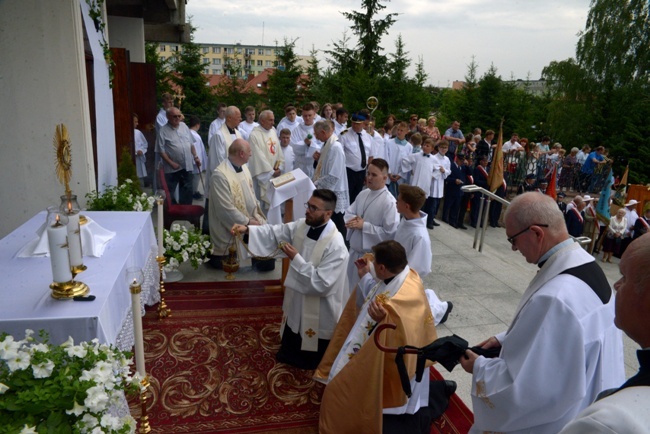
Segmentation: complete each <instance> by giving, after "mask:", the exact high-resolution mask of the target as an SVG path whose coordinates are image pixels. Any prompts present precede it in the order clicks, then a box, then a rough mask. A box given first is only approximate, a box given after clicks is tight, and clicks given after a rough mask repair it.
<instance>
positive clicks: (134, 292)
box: [126, 267, 147, 378]
mask: <svg viewBox="0 0 650 434" xmlns="http://www.w3.org/2000/svg"><path fill="white" fill-rule="evenodd" d="M126 277H127V281H128V282H129V290H130V292H131V313H132V315H133V337H134V339H135V367H136V370H137V371H138V375H139V376H140V378H144V377H145V376H146V375H147V370H146V367H145V364H144V337H143V332H142V316H141V307H140V292H142V281H143V280H144V276H143V274H142V270H141V269H140V268H138V267H129V268H127V270H126Z"/></svg>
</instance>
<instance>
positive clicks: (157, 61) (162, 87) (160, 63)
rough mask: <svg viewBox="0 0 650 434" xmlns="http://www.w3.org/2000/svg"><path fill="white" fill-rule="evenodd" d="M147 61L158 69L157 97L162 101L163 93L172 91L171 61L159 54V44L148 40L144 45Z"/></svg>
mask: <svg viewBox="0 0 650 434" xmlns="http://www.w3.org/2000/svg"><path fill="white" fill-rule="evenodd" d="M144 56H145V62H146V63H149V64H151V65H153V66H154V67H155V69H156V99H157V100H158V102H160V101H162V94H163V93H172V87H171V84H170V82H171V80H170V73H169V62H168V61H167V60H166V59H164V58H162V57H160V56H159V55H158V44H157V43H155V42H147V43H145V45H144Z"/></svg>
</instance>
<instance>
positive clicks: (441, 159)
mask: <svg viewBox="0 0 650 434" xmlns="http://www.w3.org/2000/svg"><path fill="white" fill-rule="evenodd" d="M431 159H432V160H433V182H432V183H431V191H429V197H435V198H441V197H442V196H444V193H445V179H447V177H448V176H449V174H450V173H451V163H450V162H449V158H447V157H446V156H444V155H440V154H439V153H438V154H435V155H432V156H431ZM441 167H443V168H444V169H445V171H444V173H443V172H441V171H440V168H441ZM424 191H425V192H426V190H424Z"/></svg>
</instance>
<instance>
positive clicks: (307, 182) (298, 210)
mask: <svg viewBox="0 0 650 434" xmlns="http://www.w3.org/2000/svg"><path fill="white" fill-rule="evenodd" d="M289 173H292V174H293V176H294V178H295V179H294V180H293V181H291V182H288V183H286V184H284V185H281V186H279V187H278V188H275V186H274V185H273V184H271V186H270V187H269V190H268V192H267V197H268V199H269V202H270V203H271V204H270V206H269V213H268V216H267V220H268V222H269V224H272V225H279V224H280V223H285V222H283V221H282V212H281V210H282V204H283V203H284V202H286V201H287V200H289V199H293V221H296V220H298V219H301V218H303V217H304V216H305V203H307V201H308V200H309V198H310V197H311V193H312V191H314V189H316V187H315V186H314V183H313V182H311V179H309V177H308V176H307V175H305V172H303V171H302V170H300V169H294V170H292V171H291V172H289Z"/></svg>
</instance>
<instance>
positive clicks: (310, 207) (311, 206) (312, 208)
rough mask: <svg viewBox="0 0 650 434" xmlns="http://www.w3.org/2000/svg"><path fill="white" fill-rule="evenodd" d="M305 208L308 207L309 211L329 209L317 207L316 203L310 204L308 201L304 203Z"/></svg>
mask: <svg viewBox="0 0 650 434" xmlns="http://www.w3.org/2000/svg"><path fill="white" fill-rule="evenodd" d="M305 209H308V210H309V212H316V211H329V210H327V209H325V208H317V207H316V205H312V204H310V203H309V202H307V203H305Z"/></svg>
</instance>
